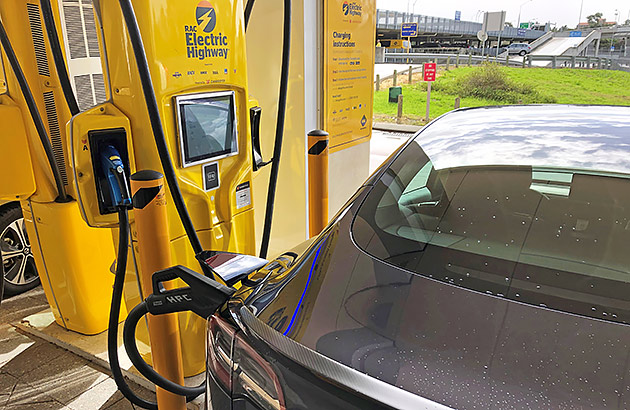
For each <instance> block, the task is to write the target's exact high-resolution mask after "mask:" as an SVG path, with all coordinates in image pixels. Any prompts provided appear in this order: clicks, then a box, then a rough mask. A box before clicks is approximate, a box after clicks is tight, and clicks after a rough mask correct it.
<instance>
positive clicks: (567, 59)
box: [385, 53, 629, 71]
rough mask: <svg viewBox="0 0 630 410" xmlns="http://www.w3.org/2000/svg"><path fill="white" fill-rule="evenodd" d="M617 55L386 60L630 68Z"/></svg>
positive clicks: (394, 59)
mask: <svg viewBox="0 0 630 410" xmlns="http://www.w3.org/2000/svg"><path fill="white" fill-rule="evenodd" d="M616 60H617V59H612V58H609V57H581V56H543V55H533V54H529V55H527V56H525V57H511V56H509V55H503V56H501V55H500V56H499V57H490V56H487V55H486V56H474V55H470V54H427V53H408V54H406V53H385V63H394V64H396V63H397V64H424V63H429V62H435V63H437V64H439V65H448V66H450V65H454V66H459V65H479V64H482V63H486V62H492V63H497V64H502V65H506V66H512V67H534V66H535V67H548V68H597V69H602V70H623V71H628V70H629V68H628V67H625V66H622V65H620V64H619V63H618V62H617V61H616Z"/></svg>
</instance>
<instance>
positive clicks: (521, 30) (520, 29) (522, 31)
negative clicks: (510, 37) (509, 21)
mask: <svg viewBox="0 0 630 410" xmlns="http://www.w3.org/2000/svg"><path fill="white" fill-rule="evenodd" d="M525 33H527V30H525V29H524V28H519V29H518V31H517V32H516V35H517V36H518V37H525Z"/></svg>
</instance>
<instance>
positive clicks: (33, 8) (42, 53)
mask: <svg viewBox="0 0 630 410" xmlns="http://www.w3.org/2000/svg"><path fill="white" fill-rule="evenodd" d="M26 10H27V13H28V21H29V23H30V25H31V35H32V36H33V46H34V47H35V60H36V61H37V71H38V72H39V75H44V76H46V77H50V69H49V67H48V56H47V54H46V42H45V40H44V32H43V30H42V20H41V17H40V14H39V6H38V5H37V4H31V3H27V4H26Z"/></svg>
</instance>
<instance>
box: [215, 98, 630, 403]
mask: <svg viewBox="0 0 630 410" xmlns="http://www.w3.org/2000/svg"><path fill="white" fill-rule="evenodd" d="M629 321H630V107H604V106H518V107H484V108H475V109H462V110H457V111H454V112H451V113H448V114H446V115H444V116H442V117H441V118H439V119H437V120H436V121H434V122H433V123H431V124H430V125H428V126H427V127H425V128H424V129H423V130H422V131H420V132H419V133H418V134H417V135H416V136H415V137H414V138H412V139H410V140H409V141H408V142H407V143H406V144H405V145H403V147H401V148H400V149H399V150H398V151H397V152H396V153H395V154H393V155H392V157H390V159H388V160H387V161H386V162H385V164H384V165H382V167H381V168H380V169H379V170H377V171H376V172H375V173H374V174H373V176H371V177H370V178H369V180H368V181H367V182H366V183H365V184H364V185H363V186H362V187H360V189H359V190H358V191H357V192H356V193H355V194H354V196H353V197H352V198H351V199H350V200H349V201H348V203H347V204H346V205H345V206H344V207H343V209H342V210H341V211H340V212H339V213H338V215H336V216H335V217H334V218H333V219H332V221H331V222H330V224H329V226H328V227H327V228H326V229H325V230H324V231H323V232H322V233H321V234H320V235H319V236H318V237H316V238H315V239H314V240H312V241H311V242H310V243H308V244H306V248H305V249H302V250H296V251H294V252H290V253H287V254H285V255H282V256H280V257H279V258H277V259H275V260H273V261H271V262H270V263H269V264H268V265H267V266H265V267H264V268H262V269H260V270H258V271H257V272H256V273H255V274H254V275H252V276H250V277H249V279H248V280H247V281H246V282H244V285H243V286H242V287H241V288H240V289H239V290H238V291H237V292H236V293H235V294H234V295H233V296H232V298H231V299H230V300H229V301H228V302H227V303H226V304H225V305H224V306H223V307H222V308H221V309H220V310H219V311H218V312H217V313H216V314H215V315H214V316H212V317H211V318H210V319H209V326H208V352H207V353H208V355H207V361H208V363H207V365H208V366H207V368H208V370H207V394H208V397H210V400H209V402H210V404H209V406H210V408H212V409H215V410H217V409H225V408H232V409H235V410H240V409H351V408H352V409H356V408H360V409H368V408H397V409H441V408H458V409H474V408H483V409H489V408H492V409H506V408H516V409H530V408H590V407H595V408H604V407H605V408H611V409H626V408H630V391H629V390H628V386H629V385H630V360H629V358H630V326H629V325H628V322H629Z"/></svg>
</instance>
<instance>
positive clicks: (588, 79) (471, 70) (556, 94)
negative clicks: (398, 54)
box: [374, 66, 630, 124]
mask: <svg viewBox="0 0 630 410" xmlns="http://www.w3.org/2000/svg"><path fill="white" fill-rule="evenodd" d="M489 75H490V76H492V75H496V76H498V77H501V78H502V80H505V82H506V84H507V86H506V87H507V89H509V91H504V90H503V89H501V88H499V89H497V90H493V91H488V90H487V89H484V88H483V87H486V85H485V84H487V82H484V81H483V80H484V79H486V80H487V77H488V76H489ZM402 78H403V76H401V77H399V81H400V79H402ZM404 78H405V79H406V76H404ZM492 86H496V84H492ZM402 87H403V115H404V117H405V119H404V121H403V122H405V123H416V124H419V123H421V122H422V119H424V116H425V113H426V97H427V92H426V83H424V82H419V83H416V84H412V85H407V84H404V85H402ZM432 88H433V89H432V91H431V110H430V117H431V119H433V118H436V117H438V116H440V115H442V114H444V113H446V112H448V111H451V110H452V109H453V106H454V103H455V98H456V97H458V96H462V95H467V96H465V97H462V98H461V107H480V106H485V105H501V104H506V103H510V102H511V103H516V102H518V101H522V102H523V103H525V104H532V103H557V104H611V105H630V73H626V72H622V71H613V70H578V69H556V70H553V69H548V68H525V69H523V68H508V67H497V66H492V67H461V68H457V69H453V70H450V71H445V72H444V73H442V75H441V76H440V77H439V78H438V79H437V81H436V82H435V83H434V84H433V87H432ZM468 95H472V96H468ZM474 95H483V96H491V98H478V97H475V96H474ZM387 100H388V91H387V89H385V90H381V91H376V92H375V93H374V116H375V119H376V120H377V121H394V120H395V117H396V114H397V112H398V109H397V104H395V103H389V102H388V101H387Z"/></svg>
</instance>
